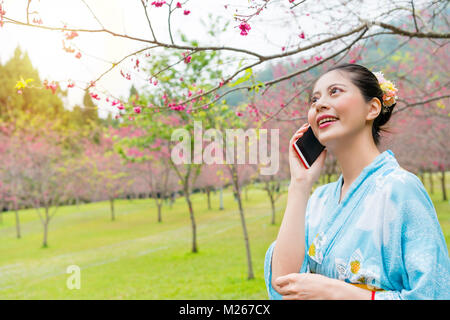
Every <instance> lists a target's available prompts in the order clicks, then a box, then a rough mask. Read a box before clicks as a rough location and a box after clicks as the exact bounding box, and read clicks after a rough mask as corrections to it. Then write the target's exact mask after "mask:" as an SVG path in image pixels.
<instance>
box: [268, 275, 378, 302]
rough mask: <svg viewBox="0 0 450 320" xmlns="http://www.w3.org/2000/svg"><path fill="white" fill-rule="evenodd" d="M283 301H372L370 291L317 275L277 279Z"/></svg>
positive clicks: (286, 276) (276, 288)
mask: <svg viewBox="0 0 450 320" xmlns="http://www.w3.org/2000/svg"><path fill="white" fill-rule="evenodd" d="M274 285H275V287H274V289H275V290H276V291H278V293H280V294H281V295H282V296H283V300H325V299H327V300H337V299H338V300H344V299H350V300H370V299H371V297H372V292H371V291H370V290H366V289H362V288H358V287H357V286H354V285H352V284H349V283H346V282H344V281H341V280H337V279H332V278H328V277H325V276H323V275H321V274H317V273H290V274H287V275H285V276H281V277H278V278H276V279H275V281H274Z"/></svg>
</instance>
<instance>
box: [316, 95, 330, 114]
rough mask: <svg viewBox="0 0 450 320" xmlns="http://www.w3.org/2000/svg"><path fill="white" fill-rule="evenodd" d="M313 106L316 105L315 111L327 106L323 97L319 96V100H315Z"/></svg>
mask: <svg viewBox="0 0 450 320" xmlns="http://www.w3.org/2000/svg"><path fill="white" fill-rule="evenodd" d="M315 107H316V112H319V111H320V110H322V109H327V108H329V106H328V103H326V101H324V99H323V98H320V99H319V100H317V102H316V105H315Z"/></svg>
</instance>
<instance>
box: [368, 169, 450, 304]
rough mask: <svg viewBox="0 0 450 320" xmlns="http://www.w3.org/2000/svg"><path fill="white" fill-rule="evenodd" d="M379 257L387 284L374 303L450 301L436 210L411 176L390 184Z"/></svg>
mask: <svg viewBox="0 0 450 320" xmlns="http://www.w3.org/2000/svg"><path fill="white" fill-rule="evenodd" d="M388 208H392V210H391V212H386V213H385V215H387V216H388V217H389V218H388V219H389V222H387V223H385V227H384V232H385V233H386V234H385V236H384V239H383V246H382V253H383V256H384V263H383V265H384V269H385V272H386V277H387V279H386V283H390V284H391V287H392V288H394V290H388V291H377V292H376V293H375V299H433V300H435V299H450V259H449V256H448V249H447V246H446V243H445V239H444V236H443V233H442V229H441V227H440V225H439V221H438V219H437V215H436V210H435V208H434V206H433V203H432V201H431V199H430V197H429V195H428V194H427V192H426V190H425V188H424V186H423V184H422V182H421V181H420V180H419V179H418V178H417V177H416V176H415V175H414V174H412V173H409V172H408V174H407V175H406V176H405V177H404V179H403V180H399V181H396V182H394V183H393V185H392V191H391V196H390V206H388Z"/></svg>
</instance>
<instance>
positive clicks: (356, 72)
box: [310, 63, 396, 145]
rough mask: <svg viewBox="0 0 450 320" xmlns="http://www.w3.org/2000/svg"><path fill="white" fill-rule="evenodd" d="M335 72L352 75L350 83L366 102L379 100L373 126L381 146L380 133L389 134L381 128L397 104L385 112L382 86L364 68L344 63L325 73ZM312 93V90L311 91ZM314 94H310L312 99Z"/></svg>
mask: <svg viewBox="0 0 450 320" xmlns="http://www.w3.org/2000/svg"><path fill="white" fill-rule="evenodd" d="M333 70H342V71H345V72H347V73H348V74H349V75H350V81H351V82H352V83H353V84H354V85H355V86H356V87H358V88H359V91H360V92H361V94H362V96H363V97H364V100H365V101H366V102H369V101H370V100H372V99H373V98H378V100H380V102H381V111H380V114H379V115H378V116H377V117H376V118H375V119H374V121H373V125H372V137H373V140H374V142H375V145H379V143H380V131H385V132H389V130H387V129H386V128H384V127H383V128H381V126H384V125H385V124H386V123H387V122H388V121H389V119H390V118H391V115H392V110H393V109H394V107H395V105H396V104H395V103H394V104H393V105H392V106H390V107H389V108H388V110H387V111H385V112H383V108H385V107H383V91H382V90H381V87H380V84H379V83H378V79H377V77H376V76H375V75H374V74H373V73H372V71H370V70H369V69H367V68H366V67H364V66H361V65H359V64H355V63H343V64H339V65H336V66H333V67H331V68H330V69H328V70H327V71H326V72H325V73H328V72H330V71H333ZM316 82H317V80H316V81H315V82H314V83H313V86H312V88H314V85H315V83H316ZM311 91H312V90H311ZM311 96H312V94H311V93H310V97H311Z"/></svg>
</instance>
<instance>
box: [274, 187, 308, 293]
mask: <svg viewBox="0 0 450 320" xmlns="http://www.w3.org/2000/svg"><path fill="white" fill-rule="evenodd" d="M310 192H311V187H310V186H309V185H308V184H295V183H292V182H291V184H290V185H289V191H288V200H287V205H286V211H285V212H284V216H283V221H282V222H281V226H280V230H279V231H278V236H277V239H276V244H275V247H274V250H273V256H272V286H273V288H274V289H275V290H277V291H278V287H277V286H276V284H274V279H276V278H278V277H279V276H283V275H286V274H289V273H294V272H299V270H300V267H301V265H302V263H303V260H304V258H305V211H306V205H307V203H308V198H309V195H310Z"/></svg>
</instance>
